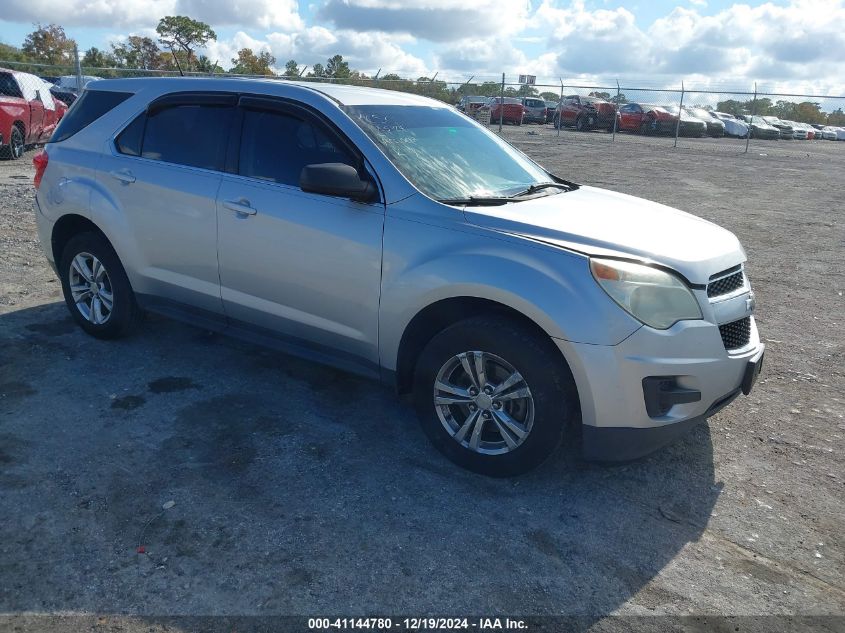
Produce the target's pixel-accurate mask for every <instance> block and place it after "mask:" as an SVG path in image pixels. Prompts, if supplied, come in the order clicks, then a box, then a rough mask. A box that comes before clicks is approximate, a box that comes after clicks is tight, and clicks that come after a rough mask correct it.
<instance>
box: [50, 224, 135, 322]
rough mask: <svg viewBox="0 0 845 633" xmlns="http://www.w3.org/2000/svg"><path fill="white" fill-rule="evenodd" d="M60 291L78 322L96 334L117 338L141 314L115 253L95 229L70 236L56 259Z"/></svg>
mask: <svg viewBox="0 0 845 633" xmlns="http://www.w3.org/2000/svg"><path fill="white" fill-rule="evenodd" d="M59 274H60V276H61V282H62V291H63V293H64V297H65V303H66V304H67V307H68V310H70V313H71V315H72V316H73V318H74V320H75V321H76V322H77V324H78V325H79V326H80V327H81V328H82V329H83V330H85V332H87V333H88V334H90V335H91V336H96V337H97V338H103V339H112V338H120V337H121V336H125V335H126V334H128V333H129V331H130V330H131V329H132V327H133V326H134V325H135V323H136V322H137V321H138V319H139V318H140V315H141V311H140V309H139V308H138V305H137V304H136V303H135V295H134V294H133V292H132V286H131V285H130V284H129V278H128V277H127V276H126V271H125V270H124V269H123V265H122V264H121V263H120V259H118V257H117V253H115V252H114V249H113V248H112V247H111V244H109V243H108V241H106V239H105V238H104V237H102V236H101V235H99V234H97V233H93V232H89V233H80V234H79V235H76V236H74V237H72V238H71V239H70V241H69V242H68V243H67V245H66V246H65V248H64V251H63V252H62V257H61V261H60V262H59Z"/></svg>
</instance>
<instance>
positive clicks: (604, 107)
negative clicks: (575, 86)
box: [554, 95, 616, 131]
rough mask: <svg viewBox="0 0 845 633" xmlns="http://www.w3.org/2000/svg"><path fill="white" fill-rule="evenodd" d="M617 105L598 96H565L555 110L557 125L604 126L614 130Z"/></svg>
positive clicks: (584, 127) (578, 128) (591, 127)
mask: <svg viewBox="0 0 845 633" xmlns="http://www.w3.org/2000/svg"><path fill="white" fill-rule="evenodd" d="M615 117H616V106H615V105H614V104H612V103H610V102H609V101H605V100H604V99H599V98H598V97H581V96H578V95H570V96H568V97H564V98H563V100H562V101H561V102H560V104H558V106H557V110H556V111H555V116H554V124H555V127H556V128H557V127H561V126H570V127H574V128H575V129H576V130H579V131H580V130H592V129H596V128H604V129H606V130H608V131H613V119H614V118H615Z"/></svg>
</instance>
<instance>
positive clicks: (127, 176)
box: [109, 169, 135, 185]
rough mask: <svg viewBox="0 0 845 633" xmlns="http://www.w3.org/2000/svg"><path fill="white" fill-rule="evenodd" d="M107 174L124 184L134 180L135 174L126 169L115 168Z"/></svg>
mask: <svg viewBox="0 0 845 633" xmlns="http://www.w3.org/2000/svg"><path fill="white" fill-rule="evenodd" d="M109 175H110V176H111V177H112V178H114V179H116V180H119V181H120V182H122V183H123V184H124V185H128V184H131V183H133V182H135V176H134V175H133V174H132V172H131V171H129V170H128V169H116V170H114V171H110V172H109Z"/></svg>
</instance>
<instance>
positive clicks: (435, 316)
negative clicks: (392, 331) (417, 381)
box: [395, 296, 572, 395]
mask: <svg viewBox="0 0 845 633" xmlns="http://www.w3.org/2000/svg"><path fill="white" fill-rule="evenodd" d="M490 314H497V315H501V316H504V317H507V318H510V319H512V320H514V321H515V322H517V323H519V324H520V325H522V326H524V327H526V328H528V329H530V330H532V331H534V332H536V333H537V334H540V335H541V336H542V337H543V338H544V339H547V340H548V343H549V349H550V351H551V352H552V353H553V354H554V356H555V357H556V358H558V359H559V360H560V363H561V367H562V368H563V369H564V371H566V372H568V373H570V375H571V373H572V371H571V368H570V366H569V362H568V361H567V359H566V358H565V357H564V355H563V352H561V350H560V348H558V346H557V345H555V344H554V342H553V341H552V337H551V335H550V334H549V333H548V332H547V331H546V330H545V329H543V328H542V327H541V326H540V325H539V324H538V323H537V322H536V321H534V320H533V319H531V318H530V317H529V316H527V315H526V314H524V313H522V312H520V311H519V310H517V309H515V308H513V307H511V306H508V305H505V304H504V303H500V302H498V301H494V300H492V299H485V298H482V297H473V296H455V297H449V298H445V299H440V300H439V301H435V302H434V303H431V304H429V305H427V306H425V307H424V308H422V309H421V310H420V311H418V312H417V313H416V314H415V315H414V317H413V318H412V319H411V320H410V322H409V323H408V325H407V326H406V327H405V329H404V331H403V333H402V337H401V339H400V342H399V348H398V351H397V357H396V374H395V380H396V390H397V392H398V393H399V394H401V395H404V394H408V393H410V391H411V389H412V386H413V377H414V370H415V368H416V363H417V359H418V358H419V355H420V354H421V353H422V351H423V350H424V349H425V347H426V345H428V343H429V341H431V339H432V338H433V337H434V336H436V335H437V334H438V333H439V332H442V331H443V330H444V329H446V328H447V327H449V326H450V325H453V324H454V323H457V322H459V321H462V320H464V319H467V318H470V317H473V316H479V315H490Z"/></svg>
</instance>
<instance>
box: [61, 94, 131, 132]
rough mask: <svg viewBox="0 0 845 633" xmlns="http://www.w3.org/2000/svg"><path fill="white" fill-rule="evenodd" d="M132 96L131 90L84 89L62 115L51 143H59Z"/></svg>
mask: <svg viewBox="0 0 845 633" xmlns="http://www.w3.org/2000/svg"><path fill="white" fill-rule="evenodd" d="M131 96H132V93H131V92H112V91H111V90H86V91H85V92H83V93H82V95H81V96H80V97H79V99H77V100H76V101H74V103H73V105H72V106H71V107H70V109H69V110H68V111H67V113H66V114H65V115H64V116H63V117H62V120H61V121H60V122H59V126H58V127H57V128H56V131H55V132H53V136H52V138H51V139H50V142H51V143H60V142H62V141H64V140H67V139H69V138H70V137H71V136H73V135H74V134H76V133H77V132H79V131H80V130H83V129H85V128H86V127H88V126H89V125H91V124H92V123H93V122H94V121H96V120H97V119H99V118H100V117H101V116H103V115H104V114H106V113H107V112H109V111H110V110H113V109H114V108H116V107H117V106H119V105H120V104H121V103H123V102H124V101H126V100H127V99H128V98H129V97H131Z"/></svg>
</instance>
